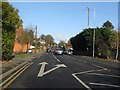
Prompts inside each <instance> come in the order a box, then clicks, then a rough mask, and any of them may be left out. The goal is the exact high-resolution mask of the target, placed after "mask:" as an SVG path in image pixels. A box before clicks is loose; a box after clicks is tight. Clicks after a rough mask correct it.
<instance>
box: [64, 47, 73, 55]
mask: <svg viewBox="0 0 120 90" xmlns="http://www.w3.org/2000/svg"><path fill="white" fill-rule="evenodd" d="M64 53H65V54H68V55H72V54H73V49H72V48H69V49H66V50H65V52H64Z"/></svg>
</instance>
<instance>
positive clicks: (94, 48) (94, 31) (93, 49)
mask: <svg viewBox="0 0 120 90" xmlns="http://www.w3.org/2000/svg"><path fill="white" fill-rule="evenodd" d="M93 57H95V8H94V32H93Z"/></svg>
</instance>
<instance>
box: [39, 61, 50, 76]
mask: <svg viewBox="0 0 120 90" xmlns="http://www.w3.org/2000/svg"><path fill="white" fill-rule="evenodd" d="M46 64H48V63H46V62H42V63H39V64H38V65H42V66H41V68H40V71H39V73H38V77H42V76H43V73H44V70H45V65H46Z"/></svg>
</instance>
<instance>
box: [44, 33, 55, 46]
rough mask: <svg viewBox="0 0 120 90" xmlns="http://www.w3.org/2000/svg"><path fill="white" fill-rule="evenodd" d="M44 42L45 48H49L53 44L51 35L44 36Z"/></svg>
mask: <svg viewBox="0 0 120 90" xmlns="http://www.w3.org/2000/svg"><path fill="white" fill-rule="evenodd" d="M45 42H46V45H47V46H51V45H53V44H54V38H53V37H52V36H51V35H46V36H45Z"/></svg>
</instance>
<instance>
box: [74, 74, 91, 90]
mask: <svg viewBox="0 0 120 90" xmlns="http://www.w3.org/2000/svg"><path fill="white" fill-rule="evenodd" d="M72 75H73V77H74V78H75V79H77V80H78V81H79V82H80V83H81V84H82V85H83V86H84V87H85V88H87V89H88V90H92V89H91V88H90V87H89V86H88V85H86V84H85V83H84V82H83V81H82V80H80V79H79V78H78V77H77V76H76V75H75V74H72Z"/></svg>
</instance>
